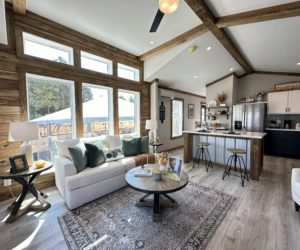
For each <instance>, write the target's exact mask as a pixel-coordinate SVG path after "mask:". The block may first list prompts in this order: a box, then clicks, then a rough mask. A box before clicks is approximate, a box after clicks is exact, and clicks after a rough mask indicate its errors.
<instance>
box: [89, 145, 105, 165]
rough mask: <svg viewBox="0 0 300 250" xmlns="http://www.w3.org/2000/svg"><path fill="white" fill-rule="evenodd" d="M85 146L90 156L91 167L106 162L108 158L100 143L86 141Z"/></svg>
mask: <svg viewBox="0 0 300 250" xmlns="http://www.w3.org/2000/svg"><path fill="white" fill-rule="evenodd" d="M101 145H102V144H101ZM85 147H86V154H87V158H88V166H89V167H96V166H99V165H100V164H102V163H104V162H105V160H106V158H105V155H104V152H103V150H102V149H101V148H100V147H99V145H98V144H97V145H95V144H90V143H86V144H85Z"/></svg>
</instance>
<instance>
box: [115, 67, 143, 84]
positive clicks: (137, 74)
mask: <svg viewBox="0 0 300 250" xmlns="http://www.w3.org/2000/svg"><path fill="white" fill-rule="evenodd" d="M119 68H120V69H123V70H128V71H132V72H133V73H134V79H128V78H125V77H122V76H120V75H119ZM117 76H118V77H120V78H122V79H126V80H129V81H135V82H139V81H140V70H139V69H138V68H134V67H130V66H128V65H125V64H122V63H118V65H117Z"/></svg>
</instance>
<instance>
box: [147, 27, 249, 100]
mask: <svg viewBox="0 0 300 250" xmlns="http://www.w3.org/2000/svg"><path fill="white" fill-rule="evenodd" d="M193 45H197V46H198V50H197V51H196V52H194V53H190V52H189V51H188V48H185V49H184V50H183V51H182V52H181V53H179V54H178V55H177V56H176V57H175V58H173V59H172V60H171V61H169V62H168V63H167V64H165V65H164V66H163V67H161V68H160V69H159V70H158V71H156V72H155V73H154V74H153V75H152V76H151V77H149V78H148V79H146V80H149V81H150V80H153V79H154V78H158V79H159V83H160V84H161V85H165V86H168V87H171V88H175V89H179V90H183V91H187V92H191V93H195V94H199V95H205V94H206V90H205V85H206V84H207V83H209V82H211V81H214V80H216V79H218V78H220V77H222V76H224V75H226V74H229V73H230V72H231V71H229V69H230V68H231V67H233V68H234V71H235V72H236V73H237V74H243V73H244V70H243V69H242V68H241V66H240V65H239V64H238V63H237V62H236V61H235V60H234V59H233V58H232V57H231V55H229V53H228V52H227V51H226V50H225V48H224V47H223V46H222V45H221V44H220V43H219V41H218V40H217V39H216V38H215V37H214V36H213V35H212V34H211V33H210V32H207V33H206V34H204V35H202V36H201V37H199V38H198V39H197V40H196V41H195V42H194V43H193ZM208 46H211V47H212V49H211V50H210V51H206V48H207V47H208ZM146 65H147V64H145V66H146ZM145 70H146V69H145ZM194 76H197V78H194Z"/></svg>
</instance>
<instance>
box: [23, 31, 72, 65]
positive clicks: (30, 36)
mask: <svg viewBox="0 0 300 250" xmlns="http://www.w3.org/2000/svg"><path fill="white" fill-rule="evenodd" d="M26 40H27V41H29V42H32V43H36V44H39V45H43V46H46V47H49V48H54V49H57V50H61V51H64V52H67V53H68V54H69V62H68V63H62V62H56V61H53V60H50V59H47V58H44V57H39V56H35V55H30V54H27V53H26V52H25V42H26ZM22 41H23V54H24V55H26V56H30V57H34V58H39V59H43V60H47V61H50V62H54V63H60V64H65V65H71V66H74V48H73V47H70V46H67V45H65V44H62V43H58V42H55V41H52V40H49V39H47V38H43V37H40V36H37V35H33V34H31V33H28V32H25V31H23V32H22Z"/></svg>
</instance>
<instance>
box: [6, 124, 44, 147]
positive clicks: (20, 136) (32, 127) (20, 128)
mask: <svg viewBox="0 0 300 250" xmlns="http://www.w3.org/2000/svg"><path fill="white" fill-rule="evenodd" d="M39 139H40V131H39V124H38V123H37V122H11V123H10V126H9V135H8V141H10V142H13V141H33V140H39Z"/></svg>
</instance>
